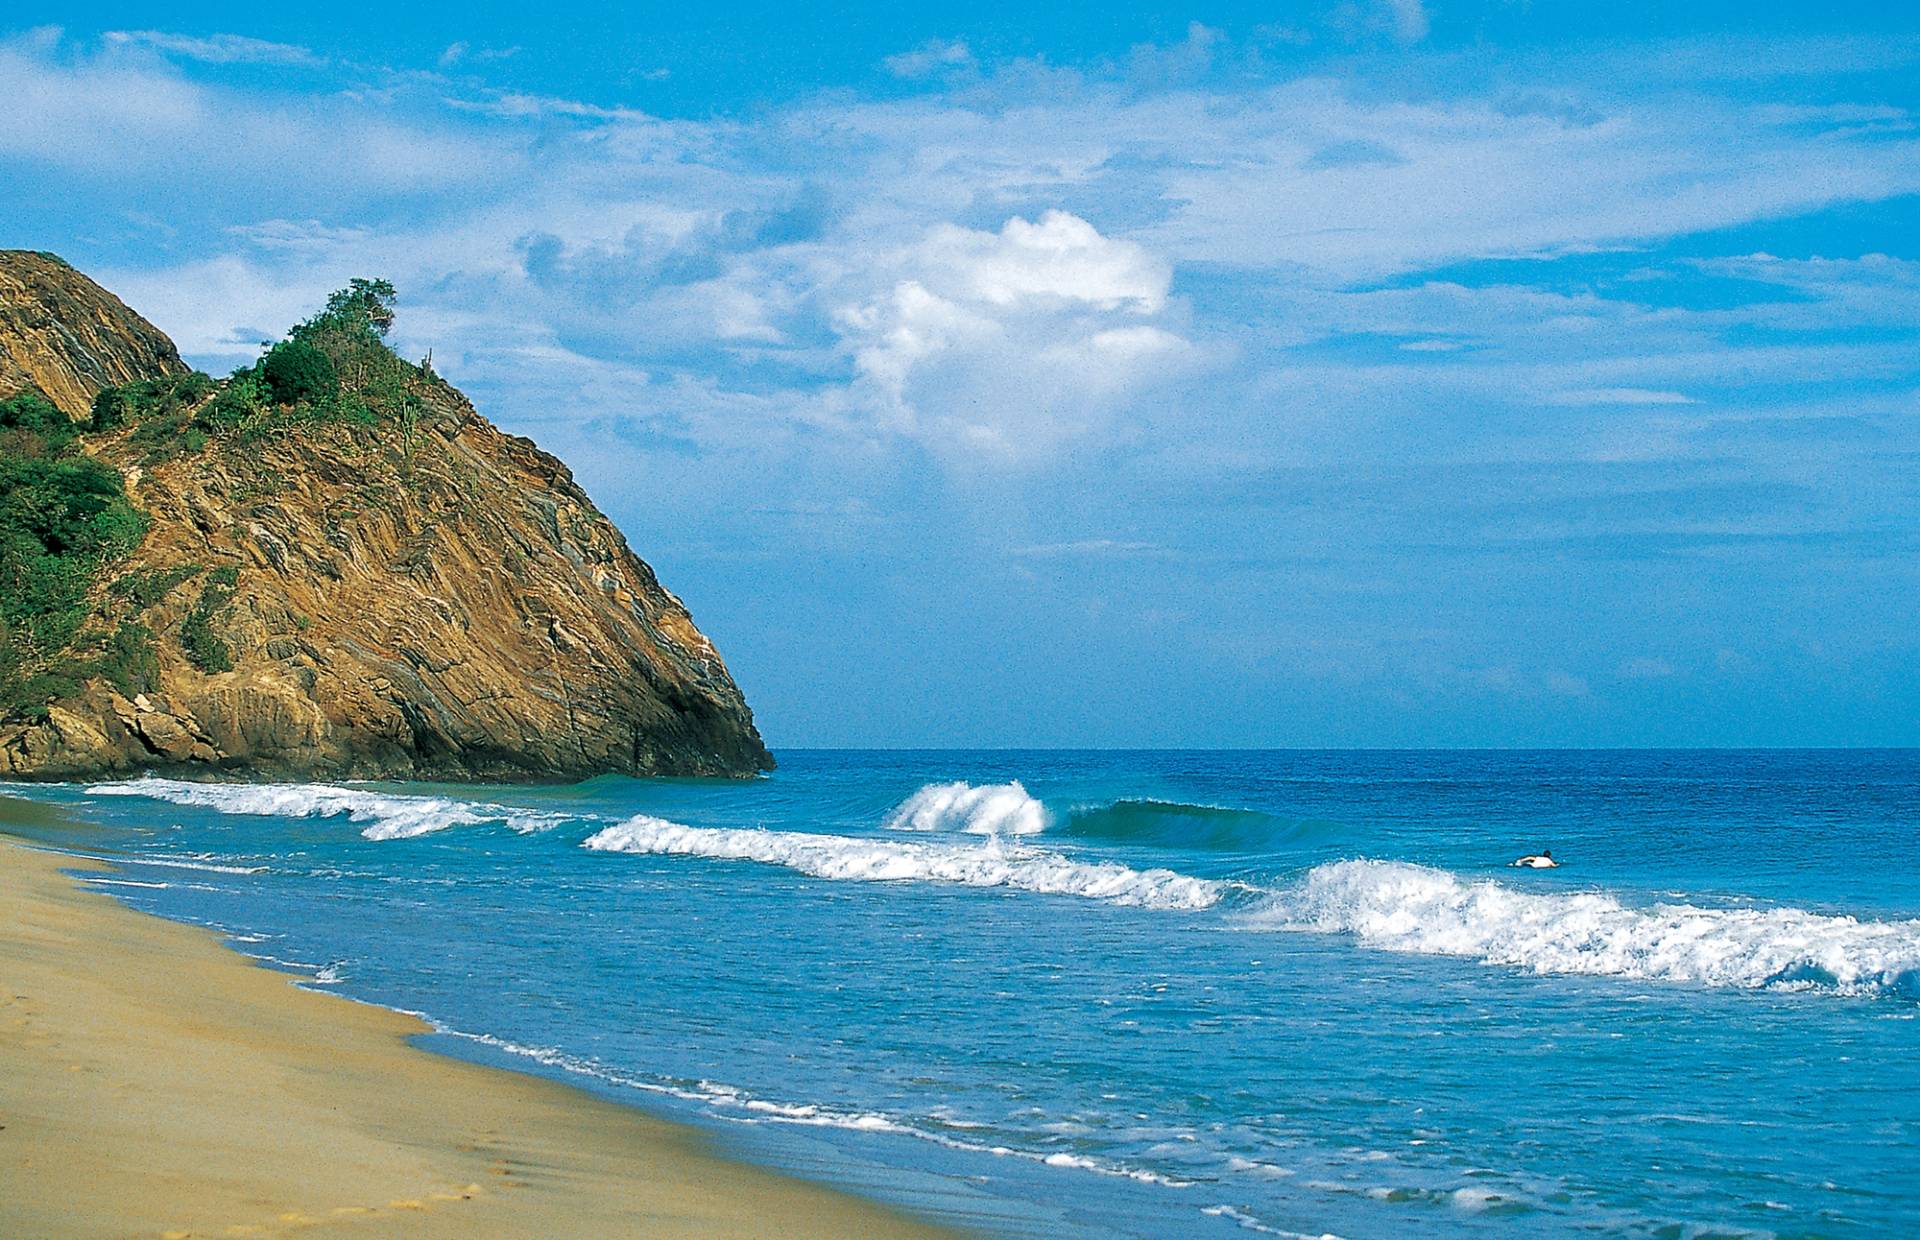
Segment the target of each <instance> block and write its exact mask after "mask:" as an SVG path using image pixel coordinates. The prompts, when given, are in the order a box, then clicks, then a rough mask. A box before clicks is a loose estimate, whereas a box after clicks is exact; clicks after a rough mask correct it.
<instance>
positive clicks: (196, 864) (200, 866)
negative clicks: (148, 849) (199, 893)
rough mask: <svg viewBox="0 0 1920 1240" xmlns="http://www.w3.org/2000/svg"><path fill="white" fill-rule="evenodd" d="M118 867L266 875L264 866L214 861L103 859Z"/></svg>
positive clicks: (169, 858)
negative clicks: (142, 866)
mask: <svg viewBox="0 0 1920 1240" xmlns="http://www.w3.org/2000/svg"><path fill="white" fill-rule="evenodd" d="M101 860H102V861H111V862H113V863H115V864H116V865H157V866H161V867H164V868H166V869H169V870H201V871H204V872H206V873H208V874H265V873H266V872H267V867H266V866H264V865H221V864H219V863H217V862H213V861H180V860H176V859H174V858H171V857H102V858H101Z"/></svg>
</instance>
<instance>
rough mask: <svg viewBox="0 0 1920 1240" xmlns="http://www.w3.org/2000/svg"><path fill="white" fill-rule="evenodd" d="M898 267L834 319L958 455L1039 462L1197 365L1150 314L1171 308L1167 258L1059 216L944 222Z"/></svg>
mask: <svg viewBox="0 0 1920 1240" xmlns="http://www.w3.org/2000/svg"><path fill="white" fill-rule="evenodd" d="M890 266H891V268H892V269H893V270H894V271H895V272H896V273H897V277H896V279H895V280H894V282H893V283H892V285H891V286H890V287H887V288H885V289H883V290H881V291H879V292H877V293H875V294H873V295H871V296H869V297H866V298H864V299H861V300H858V301H855V302H853V303H850V304H846V305H843V306H842V307H841V308H840V310H839V312H838V314H837V315H836V319H835V321H836V325H837V327H838V328H839V330H840V331H841V333H842V335H843V338H844V339H845V341H846V342H847V345H848V347H849V348H850V349H851V350H852V355H853V358H854V361H855V364H856V366H857V368H858V370H859V373H860V376H861V379H862V381H863V384H864V385H865V386H867V387H868V388H869V389H870V390H871V391H872V392H873V393H874V395H875V396H876V397H877V398H878V399H877V405H878V407H879V408H881V409H883V410H885V411H886V413H887V415H888V417H889V419H890V421H891V423H892V424H893V425H894V426H896V427H897V428H899V429H901V430H904V431H908V432H910V433H915V434H919V435H922V436H924V437H926V438H927V439H929V441H930V442H933V443H934V445H935V446H936V448H939V449H942V450H945V451H947V452H949V453H950V454H951V453H956V452H957V453H959V454H961V455H963V456H973V455H981V456H984V457H985V458H991V459H993V460H996V461H998V462H1001V463H1011V462H1020V463H1031V462H1032V461H1033V460H1034V459H1035V458H1044V457H1045V456H1047V455H1049V454H1050V453H1052V452H1053V451H1055V450H1057V449H1058V448H1060V447H1061V446H1063V445H1064V444H1065V443H1067V442H1070V441H1072V440H1075V439H1078V438H1081V437H1083V436H1085V435H1088V434H1091V433H1094V432H1096V431H1098V430H1100V429H1102V428H1104V427H1107V426H1109V425H1110V424H1111V421H1112V418H1113V416H1114V415H1115V414H1116V412H1117V411H1118V410H1119V409H1120V408H1123V407H1124V406H1125V405H1126V404H1127V402H1128V401H1130V400H1131V399H1133V398H1134V397H1135V396H1137V395H1138V394H1139V392H1140V391H1142V390H1144V389H1146V388H1148V387H1150V386H1152V385H1153V384H1155V383H1156V382H1158V381H1159V380H1161V379H1162V378H1164V377H1167V376H1169V375H1171V374H1174V373H1177V372H1178V371H1179V370H1181V369H1182V368H1183V367H1184V366H1186V365H1187V364H1188V363H1190V362H1191V361H1192V360H1193V357H1192V355H1193V349H1192V346H1191V345H1190V344H1189V343H1188V342H1187V341H1186V340H1185V339H1184V338H1182V337H1181V336H1179V335H1178V334H1176V333H1175V332H1173V331H1170V330H1168V329H1167V328H1166V327H1164V326H1161V325H1158V324H1156V323H1151V322H1143V321H1142V320H1145V319H1153V318H1156V317H1159V316H1162V315H1163V314H1164V313H1165V312H1166V310H1167V308H1168V303H1167V289H1168V284H1169V282H1170V279H1171V273H1170V271H1169V269H1168V267H1167V265H1166V264H1165V263H1164V262H1163V261H1161V260H1159V259H1157V258H1156V257H1155V256H1153V255H1152V254H1150V253H1148V252H1147V251H1146V250H1145V249H1143V248H1142V247H1140V246H1138V245H1134V244H1132V243H1130V242H1125V241H1119V240H1115V239H1114V238H1110V237H1106V236H1103V235H1102V234H1101V233H1100V232H1099V230H1098V229H1096V228H1094V227H1093V225H1091V224H1089V223H1088V222H1087V221H1085V220H1083V219H1081V218H1079V217H1078V216H1075V215H1070V214H1068V213H1066V212H1063V211H1048V212H1046V213H1044V214H1042V215H1041V217H1040V218H1039V220H1037V221H1030V220H1027V219H1024V218H1021V217H1018V216H1016V217H1014V218H1012V219H1009V220H1008V221H1007V222H1006V223H1005V224H1004V225H1003V226H1002V227H1001V228H1000V229H999V230H998V231H997V232H986V231H983V230H978V229H968V228H960V227H957V226H954V225H942V226H940V227H937V228H935V229H933V230H932V231H931V232H929V233H928V234H927V236H926V237H925V238H924V239H923V240H922V241H920V242H919V243H918V244H916V245H913V246H909V247H906V248H905V249H903V250H902V251H900V252H899V253H897V254H896V255H895V256H894V257H893V259H892V260H891V263H890Z"/></svg>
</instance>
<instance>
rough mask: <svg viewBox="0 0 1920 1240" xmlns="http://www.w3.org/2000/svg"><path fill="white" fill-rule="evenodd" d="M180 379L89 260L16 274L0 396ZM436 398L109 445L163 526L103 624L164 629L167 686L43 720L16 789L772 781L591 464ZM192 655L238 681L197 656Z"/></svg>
mask: <svg viewBox="0 0 1920 1240" xmlns="http://www.w3.org/2000/svg"><path fill="white" fill-rule="evenodd" d="M181 369H183V367H182V366H181V363H180V361H179V355H178V353H177V352H176V351H175V350H174V347H173V345H172V343H171V342H170V341H168V340H167V338H166V337H165V336H164V335H162V334H161V333H160V332H159V331H158V330H157V329H155V328H154V327H153V326H152V325H151V324H148V323H147V322H145V320H143V319H140V318H139V317H138V316H137V315H135V314H133V312H132V311H130V310H128V309H127V308H126V307H125V306H123V305H121V303H120V302H119V301H118V300H117V299H116V298H114V297H113V296H112V295H111V294H109V293H107V292H106V291H105V290H103V289H100V288H99V287H98V286H97V285H95V284H93V282H92V281H90V280H88V279H87V278H86V277H84V276H82V275H80V274H79V273H78V272H76V271H74V270H73V269H72V268H70V267H68V266H66V264H64V263H61V262H59V260H57V259H50V258H47V257H45V256H42V255H38V254H30V253H23V252H18V251H12V252H0V375H9V376H25V378H26V379H27V380H30V381H31V383H32V384H33V385H34V386H35V387H36V388H38V389H39V390H40V391H41V392H42V393H44V394H45V395H47V396H48V397H49V398H51V399H53V400H54V401H55V402H56V403H57V404H59V405H60V407H61V408H63V409H66V410H68V411H69V413H76V412H77V411H83V410H85V409H86V408H87V406H88V405H89V404H90V402H91V401H92V399H93V396H94V394H95V393H96V392H98V391H99V390H100V388H101V387H102V386H104V385H105V384H106V383H107V382H109V381H113V382H122V381H126V380H135V379H142V378H151V377H158V376H164V375H167V374H171V373H175V372H177V371H180V370H181ZM419 374H420V375H421V376H422V378H421V380H420V381H419V383H418V384H417V385H416V386H417V388H418V392H417V396H416V400H417V411H418V412H417V417H416V418H414V419H411V420H410V421H409V422H408V424H406V425H405V426H379V427H369V426H365V425H355V424H342V423H334V424H315V425H312V426H302V427H299V428H298V429H296V430H288V431H284V432H278V433H274V434H271V435H264V436H260V437H258V438H257V439H254V440H250V441H247V442H244V443H241V442H223V441H219V440H217V439H216V440H215V441H214V442H212V443H210V444H206V445H205V446H203V447H197V448H196V449H195V450H190V451H180V452H178V453H177V454H175V455H172V456H170V457H166V458H165V459H155V457H154V454H153V452H152V449H151V445H150V444H143V442H142V441H141V439H140V437H139V434H138V430H137V428H135V429H126V428H123V429H119V430H116V431H112V432H108V433H103V434H91V435H88V436H87V437H86V438H85V440H84V444H83V447H84V450H85V451H87V452H89V453H91V454H92V455H93V456H94V457H95V459H97V460H100V461H103V462H105V463H107V464H110V465H112V466H114V467H116V468H117V469H119V471H120V473H121V475H122V477H123V478H125V479H126V482H127V493H128V495H129V497H130V498H131V499H132V501H133V503H134V504H135V506H136V507H138V508H139V509H140V510H142V511H143V512H145V513H146V514H148V516H149V517H150V518H151V521H152V526H151V528H150V530H149V531H148V533H147V534H146V536H145V538H144V539H143V541H142V542H141V543H140V545H139V546H138V547H137V548H136V549H135V550H134V552H133V553H132V554H131V556H130V557H129V558H128V559H127V560H125V561H124V562H122V563H119V564H116V565H113V566H112V567H111V568H110V569H109V570H107V571H106V572H105V573H104V574H103V575H102V581H101V583H100V585H99V586H98V587H97V588H96V589H95V591H94V595H93V599H94V602H93V606H94V607H95V609H96V612H95V621H94V627H95V629H96V631H101V632H110V631H113V629H114V626H116V625H120V626H125V625H127V624H130V623H137V624H138V625H139V626H141V628H142V629H143V630H144V631H147V632H150V633H151V634H152V643H151V648H152V654H153V656H154V658H155V659H156V660H157V673H156V674H154V675H153V676H152V677H151V684H152V687H151V689H150V690H148V691H143V692H139V693H136V694H134V695H133V696H131V697H130V696H128V695H127V694H125V693H123V692H122V691H121V690H120V689H118V688H116V687H115V686H114V684H113V683H111V682H110V681H109V680H108V679H106V678H104V677H98V676H96V677H94V678H92V679H89V680H87V681H86V682H85V684H84V687H83V689H82V691H81V692H80V693H78V694H77V695H75V696H71V697H69V698H66V699H63V700H60V701H57V702H52V703H50V704H49V705H48V706H47V708H46V710H45V712H44V716H43V717H42V718H39V719H37V720H33V721H28V720H22V719H17V718H16V719H15V721H14V722H12V723H5V722H0V776H4V777H11V778H30V779H73V778H91V777H94V776H100V775H108V774H121V773H128V772H133V771H137V770H153V771H160V772H163V773H168V774H174V775H186V776H189V777H193V776H201V777H220V778H295V779H312V778H320V777H326V778H356V777H357V778H409V779H410V778H422V779H427V778H431V779H457V780H475V779H478V780H534V779H549V780H550V779H571V778H581V777H586V776H591V775H596V774H602V773H608V772H624V773H630V774H639V775H726V776H741V775H748V774H752V773H754V772H756V771H760V770H766V769H771V767H772V765H773V762H772V758H771V757H770V756H769V755H768V753H767V750H766V747H765V746H764V745H763V744H762V743H761V740H760V736H759V734H758V732H757V731H756V730H755V728H754V725H753V717H752V714H751V712H750V711H749V710H748V708H747V705H746V702H745V701H744V699H743V698H742V696H741V693H740V690H739V689H738V688H737V687H736V686H735V684H734V683H733V680H732V678H731V677H730V676H729V674H728V672H727V669H726V665H725V664H724V663H723V662H722V661H721V658H720V655H719V653H718V652H717V651H716V650H715V649H714V647H713V644H712V643H711V642H709V641H708V640H707V638H706V637H705V636H703V635H702V634H701V633H700V631H699V630H698V629H697V628H695V627H694V624H693V621H692V618H691V617H690V616H689V615H688V613H687V610H686V608H685V607H684V606H682V604H681V603H680V601H679V600H678V599H676V598H675V597H674V596H673V595H672V594H670V593H668V592H667V591H666V590H665V589H664V588H663V587H662V586H661V585H660V583H659V582H658V580H656V578H655V577H654V574H653V571H652V570H651V569H650V568H648V567H647V565H646V564H645V563H643V562H641V560H640V559H638V558H637V557H636V556H635V555H634V554H633V553H632V551H630V550H629V549H628V547H627V544H626V540H625V539H624V538H623V537H622V536H621V534H620V532H619V530H617V529H615V528H614V526H613V525H612V523H611V522H609V521H608V520H607V519H606V518H605V517H604V516H602V515H601V514H600V513H599V511H598V510H597V509H595V507H594V505H593V503H592V501H591V500H590V499H588V497H587V495H586V494H585V492H583V491H582V490H581V489H580V488H579V487H578V486H577V485H575V483H574V481H573V478H572V475H571V474H570V473H569V472H568V470H567V467H566V466H565V465H563V464H562V463H561V462H560V461H558V460H557V459H555V458H554V457H552V456H549V455H547V454H546V453H544V452H542V451H540V450H539V449H538V448H536V447H535V446H534V445H533V443H532V442H531V441H529V440H526V439H522V438H519V437H516V436H512V435H507V434H503V433H502V432H501V431H499V430H498V429H496V428H495V427H494V426H493V425H492V424H491V423H489V422H488V421H487V420H486V419H485V418H483V417H481V416H480V415H479V414H478V413H477V412H476V411H475V410H474V408H473V406H472V405H471V404H470V403H469V402H468V401H467V399H466V398H465V397H464V396H463V395H461V393H460V392H458V391H457V390H455V389H454V388H453V387H452V386H450V385H448V384H446V383H445V382H443V381H440V380H438V379H437V378H434V377H432V376H431V372H429V371H424V370H423V371H420V372H419ZM20 386H24V384H20ZM4 391H5V388H4V386H0V393H4ZM189 630H194V632H193V633H190V632H189ZM195 634H198V635H200V636H201V637H202V639H205V637H206V635H209V634H210V635H211V640H215V641H217V642H219V643H220V644H221V646H222V648H223V650H225V651H226V652H228V653H229V654H230V658H228V659H226V660H224V661H225V662H230V663H231V668H230V670H211V671H209V670H203V667H204V665H205V663H206V660H205V659H200V660H195V659H193V658H190V657H189V651H190V648H191V646H192V642H193V640H194V639H195Z"/></svg>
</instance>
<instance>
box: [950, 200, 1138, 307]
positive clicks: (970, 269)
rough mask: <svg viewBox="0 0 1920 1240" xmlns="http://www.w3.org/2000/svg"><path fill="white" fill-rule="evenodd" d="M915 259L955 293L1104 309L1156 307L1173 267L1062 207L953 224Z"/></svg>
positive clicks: (1000, 302)
mask: <svg viewBox="0 0 1920 1240" xmlns="http://www.w3.org/2000/svg"><path fill="white" fill-rule="evenodd" d="M914 262H915V265H916V266H918V267H920V268H921V269H922V270H925V271H929V272H931V273H934V278H935V279H937V280H938V281H940V282H941V283H942V284H943V285H944V286H946V287H949V288H951V289H952V290H953V291H955V292H956V293H957V294H959V295H960V296H964V297H968V298H970V299H972V300H976V301H984V302H988V303H990V304H992V305H995V306H1015V305H1019V304H1021V303H1023V302H1032V301H1053V302H1060V303H1074V302H1080V303H1085V304H1087V305H1090V306H1094V307H1096V308H1098V309H1101V310H1129V311H1132V312H1134V313H1137V314H1156V313H1158V312H1159V311H1160V310H1161V309H1162V308H1163V307H1164V306H1165V305H1166V299H1167V287H1168V285H1169V284H1170V283H1171V281H1172V278H1173V277H1172V272H1171V270H1170V269H1169V267H1168V266H1167V264H1166V263H1165V262H1164V261H1163V260H1161V259H1158V258H1156V257H1154V256H1153V255H1152V254H1150V253H1148V252H1147V251H1146V250H1145V249H1144V248H1142V247H1141V246H1138V245H1135V244H1133V243H1132V242H1129V241H1117V240H1114V239H1113V238H1111V237H1103V236H1101V235H1100V233H1099V231H1098V230H1097V229H1095V228H1094V226H1093V225H1091V224H1089V223H1087V221H1085V220H1083V219H1081V218H1080V217H1079V216H1077V215H1069V214H1068V213H1067V212H1065V211H1057V210H1055V211H1047V212H1045V213H1044V214H1042V215H1041V216H1040V218H1039V220H1038V221H1028V220H1025V219H1022V218H1020V217H1018V216H1015V217H1014V218H1012V219H1010V220H1008V221H1007V222H1006V224H1005V225H1004V226H1003V227H1002V228H1001V229H1000V231H999V232H998V233H987V232H980V231H977V230H974V229H970V228H956V227H953V226H951V225H948V226H944V227H941V228H937V229H935V230H934V231H933V233H932V235H930V236H929V237H928V238H927V240H926V242H925V243H924V244H923V245H922V246H921V247H920V248H919V251H918V253H917V254H916V255H915V258H914Z"/></svg>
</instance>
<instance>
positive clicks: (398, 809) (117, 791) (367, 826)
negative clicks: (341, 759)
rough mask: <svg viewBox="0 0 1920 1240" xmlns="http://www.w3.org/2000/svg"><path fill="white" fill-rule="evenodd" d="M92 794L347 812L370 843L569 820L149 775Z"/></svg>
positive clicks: (308, 787)
mask: <svg viewBox="0 0 1920 1240" xmlns="http://www.w3.org/2000/svg"><path fill="white" fill-rule="evenodd" d="M87 794H88V795H89V796H120V797H152V798H153V799H154V800H157V801H167V802H170V803H172V804H174V805H193V806H200V807H203V808H206V809H211V810H216V811H218V812H219V813H222V814H256V815H262V816H266V817H274V818H332V817H334V816H335V815H338V814H344V815H346V816H347V818H348V820H349V821H351V822H356V823H360V824H362V826H361V828H360V834H361V835H364V836H365V837H366V838H368V839H370V840H396V839H406V838H408V837H411V836H416V835H425V834H427V833H428V832H430V831H440V830H444V829H446V828H447V827H468V826H477V825H479V824H481V823H486V822H499V823H505V824H506V825H507V826H509V827H512V828H513V829H514V830H516V831H538V830H541V829H543V828H546V827H550V826H554V825H555V824H557V823H561V822H565V821H566V818H565V816H564V815H560V814H550V813H543V812H541V811H538V810H530V809H517V808H515V807H513V806H508V805H491V804H488V803H486V802H484V801H459V800H455V799H453V798H450V797H426V796H411V795H405V794H401V793H392V792H375V791H373V790H371V789H368V788H341V787H336V786H334V785H332V784H199V783H188V782H186V781H183V780H177V779H157V778H155V777H153V776H146V777H145V778H142V779H133V780H126V781H124V782H121V783H112V784H95V785H93V786H92V787H90V788H88V789H87Z"/></svg>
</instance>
